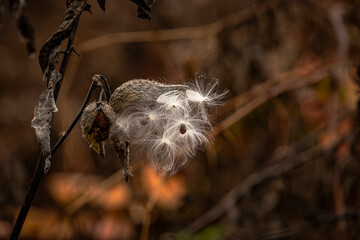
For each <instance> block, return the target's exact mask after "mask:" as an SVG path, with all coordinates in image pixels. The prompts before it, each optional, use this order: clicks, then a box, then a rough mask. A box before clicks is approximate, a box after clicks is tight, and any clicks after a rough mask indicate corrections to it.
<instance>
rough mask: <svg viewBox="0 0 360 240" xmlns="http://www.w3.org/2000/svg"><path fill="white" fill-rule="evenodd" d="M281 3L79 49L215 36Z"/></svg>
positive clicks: (118, 37)
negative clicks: (194, 25)
mask: <svg viewBox="0 0 360 240" xmlns="http://www.w3.org/2000/svg"><path fill="white" fill-rule="evenodd" d="M280 3H282V1H281V0H276V1H265V2H261V3H257V4H254V5H251V6H250V7H248V8H246V9H245V10H242V11H239V12H236V13H234V14H231V15H229V16H226V17H224V18H221V19H219V20H217V21H215V22H213V23H210V24H208V25H204V26H196V27H184V28H175V29H165V30H157V31H138V32H118V33H112V34H106V35H102V36H100V37H96V38H93V39H90V40H87V41H85V42H83V43H81V44H80V45H79V49H80V50H81V52H87V51H91V50H95V49H98V48H103V47H106V46H109V45H112V44H116V43H130V42H156V41H170V40H180V39H197V38H205V37H209V36H215V35H217V34H219V33H220V32H222V31H224V30H225V29H228V28H231V27H234V26H237V25H239V24H241V23H244V22H246V21H248V20H250V19H252V18H254V17H256V16H259V15H261V14H264V13H266V12H267V11H269V10H271V9H273V8H275V7H276V6H278V5H279V4H280Z"/></svg>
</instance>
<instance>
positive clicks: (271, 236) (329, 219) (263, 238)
mask: <svg viewBox="0 0 360 240" xmlns="http://www.w3.org/2000/svg"><path fill="white" fill-rule="evenodd" d="M359 216H360V210H359V209H357V210H351V211H346V212H343V213H341V214H336V213H335V214H330V215H327V216H322V217H320V218H317V219H314V220H310V221H308V222H307V223H305V224H299V225H297V226H293V227H290V228H286V229H282V230H280V231H276V232H270V233H266V234H262V235H259V236H257V237H255V238H253V240H275V239H288V238H290V237H293V236H294V235H297V234H299V233H301V232H303V231H305V230H308V229H309V228H314V227H318V226H320V225H324V224H333V223H338V222H342V221H349V220H353V221H356V220H358V219H359Z"/></svg>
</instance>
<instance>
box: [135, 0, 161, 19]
mask: <svg viewBox="0 0 360 240" xmlns="http://www.w3.org/2000/svg"><path fill="white" fill-rule="evenodd" d="M131 1H132V2H133V3H135V4H136V5H137V6H138V9H137V14H138V15H137V16H138V18H145V19H149V20H151V8H150V7H151V6H152V5H153V4H154V2H155V1H154V0H148V1H144V0H131Z"/></svg>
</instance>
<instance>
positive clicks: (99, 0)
mask: <svg viewBox="0 0 360 240" xmlns="http://www.w3.org/2000/svg"><path fill="white" fill-rule="evenodd" d="M97 2H98V4H99V6H100V8H101V9H102V10H103V11H104V12H105V11H106V10H105V3H106V0H97Z"/></svg>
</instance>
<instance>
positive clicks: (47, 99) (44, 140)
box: [31, 71, 61, 173]
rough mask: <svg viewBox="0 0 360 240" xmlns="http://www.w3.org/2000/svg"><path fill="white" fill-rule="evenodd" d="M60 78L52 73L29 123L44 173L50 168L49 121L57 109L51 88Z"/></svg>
mask: <svg viewBox="0 0 360 240" xmlns="http://www.w3.org/2000/svg"><path fill="white" fill-rule="evenodd" d="M60 78H61V75H60V74H59V73H58V72H56V71H53V72H52V74H51V78H50V81H49V82H50V83H51V85H50V87H49V88H47V89H45V90H44V91H43V92H42V93H41V95H40V97H39V99H38V102H37V104H36V106H35V110H34V118H33V120H32V121H31V126H32V127H33V128H35V134H36V137H37V141H38V143H39V144H40V148H41V152H42V154H43V157H44V158H45V168H44V172H45V173H47V171H48V170H49V168H50V159H51V146H50V128H51V125H50V123H51V119H52V116H53V113H54V112H57V110H58V109H57V107H56V104H55V99H54V89H53V87H52V86H54V85H55V84H56V82H58V81H59V80H60Z"/></svg>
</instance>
